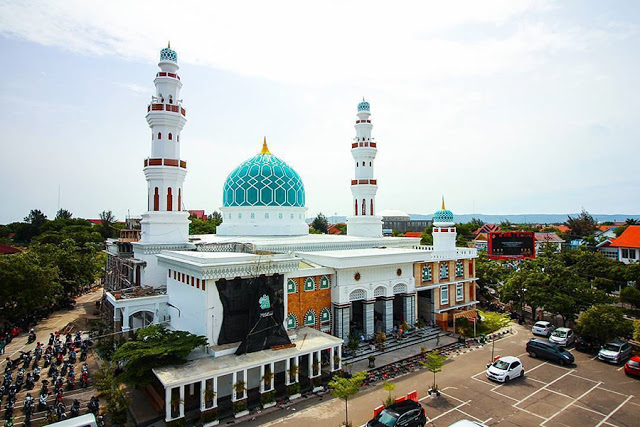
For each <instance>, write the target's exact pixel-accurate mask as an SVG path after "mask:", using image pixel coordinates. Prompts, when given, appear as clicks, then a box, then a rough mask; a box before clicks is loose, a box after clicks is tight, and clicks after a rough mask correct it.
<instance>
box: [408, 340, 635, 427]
mask: <svg viewBox="0 0 640 427" xmlns="http://www.w3.org/2000/svg"><path fill="white" fill-rule="evenodd" d="M525 334H526V332H525V333H524V334H523V335H525ZM522 338H525V342H526V339H527V338H528V337H522ZM518 341H521V342H522V340H518ZM523 348H524V347H520V351H523V350H522V349H523ZM572 352H573V354H574V356H575V358H576V364H575V365H574V366H570V367H562V366H559V365H556V364H554V363H552V362H546V361H544V360H541V359H532V358H531V357H529V356H528V355H527V354H526V353H521V354H515V355H516V356H518V357H520V359H521V360H522V363H523V365H524V367H525V372H526V374H525V377H524V378H518V379H514V380H512V381H510V382H508V383H506V384H501V383H494V382H491V381H489V380H488V379H487V378H486V375H485V370H484V369H482V370H479V371H478V372H476V373H474V374H472V375H471V376H470V377H468V380H467V381H461V382H460V383H459V384H458V385H449V386H448V387H445V388H443V395H442V396H441V397H440V398H431V397H429V396H426V397H423V398H421V399H420V400H421V402H422V403H423V405H424V406H425V410H426V413H427V415H428V417H429V425H437V426H448V425H450V424H452V423H453V422H455V421H457V420H460V419H462V418H466V419H469V420H473V421H477V422H481V423H484V424H488V425H496V424H500V425H501V426H502V425H506V426H510V425H518V426H529V425H542V426H561V425H562V426H580V427H583V426H584V427H586V426H600V425H607V426H638V425H640V380H637V379H635V378H630V377H627V376H626V375H625V374H624V372H623V371H622V368H621V367H620V366H616V365H609V364H606V363H603V362H601V361H599V360H597V359H595V358H594V357H593V356H594V355H588V354H585V353H580V352H578V351H575V350H572ZM504 355H506V353H504Z"/></svg>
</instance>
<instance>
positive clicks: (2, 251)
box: [0, 243, 22, 255]
mask: <svg viewBox="0 0 640 427" xmlns="http://www.w3.org/2000/svg"><path fill="white" fill-rule="evenodd" d="M20 252H22V249H18V248H14V247H13V246H9V245H3V244H2V243H0V255H10V254H18V253H20Z"/></svg>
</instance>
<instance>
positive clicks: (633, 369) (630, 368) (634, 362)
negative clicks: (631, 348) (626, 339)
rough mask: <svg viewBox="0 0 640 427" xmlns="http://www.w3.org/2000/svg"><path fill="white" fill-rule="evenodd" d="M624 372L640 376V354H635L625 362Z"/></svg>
mask: <svg viewBox="0 0 640 427" xmlns="http://www.w3.org/2000/svg"><path fill="white" fill-rule="evenodd" d="M624 373H625V374H627V375H633V376H636V377H640V356H633V357H632V358H631V359H629V360H628V361H627V363H625V364H624Z"/></svg>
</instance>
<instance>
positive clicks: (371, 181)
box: [351, 179, 378, 185]
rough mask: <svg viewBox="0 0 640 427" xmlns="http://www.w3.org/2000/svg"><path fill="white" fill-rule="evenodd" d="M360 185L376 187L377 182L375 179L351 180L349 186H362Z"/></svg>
mask: <svg viewBox="0 0 640 427" xmlns="http://www.w3.org/2000/svg"><path fill="white" fill-rule="evenodd" d="M362 184H369V185H378V180H377V179H352V180H351V185H362Z"/></svg>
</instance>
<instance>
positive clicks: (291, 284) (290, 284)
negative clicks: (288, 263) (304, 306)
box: [287, 279, 298, 294]
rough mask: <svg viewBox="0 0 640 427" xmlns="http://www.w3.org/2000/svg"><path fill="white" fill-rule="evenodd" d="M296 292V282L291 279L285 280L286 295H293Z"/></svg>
mask: <svg viewBox="0 0 640 427" xmlns="http://www.w3.org/2000/svg"><path fill="white" fill-rule="evenodd" d="M296 292H298V284H297V283H296V281H295V280H293V279H289V280H287V293H288V294H295V293H296Z"/></svg>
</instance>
